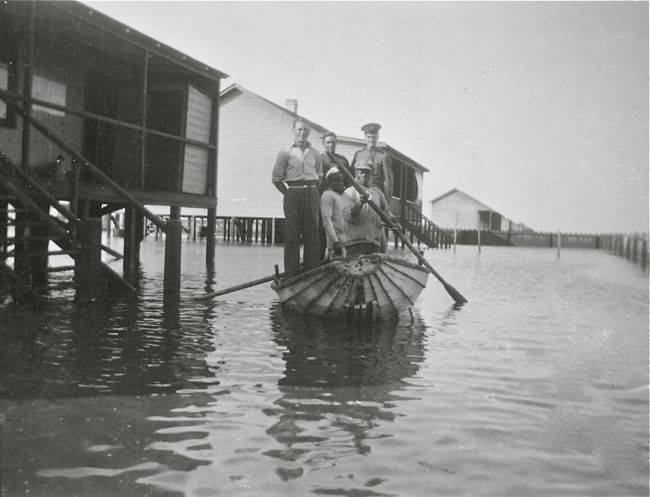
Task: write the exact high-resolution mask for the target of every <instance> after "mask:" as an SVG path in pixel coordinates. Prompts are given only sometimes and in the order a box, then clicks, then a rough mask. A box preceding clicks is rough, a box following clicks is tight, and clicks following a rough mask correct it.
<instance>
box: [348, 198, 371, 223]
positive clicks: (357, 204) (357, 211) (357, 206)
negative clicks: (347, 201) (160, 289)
mask: <svg viewBox="0 0 650 497" xmlns="http://www.w3.org/2000/svg"><path fill="white" fill-rule="evenodd" d="M354 193H355V194H356V195H354V197H351V198H352V200H353V201H354V205H353V206H352V208H351V209H350V216H351V218H352V220H351V222H352V223H357V222H358V221H359V216H360V215H361V209H363V206H364V205H365V204H366V203H367V202H368V199H369V198H370V195H368V194H364V195H361V194H360V193H359V192H357V191H356V190H355V191H354Z"/></svg>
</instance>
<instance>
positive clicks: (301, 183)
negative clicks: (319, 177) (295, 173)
mask: <svg viewBox="0 0 650 497" xmlns="http://www.w3.org/2000/svg"><path fill="white" fill-rule="evenodd" d="M286 183H287V186H288V187H289V188H310V187H315V186H316V183H317V182H316V181H309V180H296V181H287V182H286Z"/></svg>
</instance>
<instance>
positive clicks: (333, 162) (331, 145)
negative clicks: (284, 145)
mask: <svg viewBox="0 0 650 497" xmlns="http://www.w3.org/2000/svg"><path fill="white" fill-rule="evenodd" d="M320 138H321V141H322V143H323V149H324V150H325V152H323V153H322V154H320V158H321V161H322V164H323V178H326V177H327V172H328V171H330V170H331V169H332V168H334V169H336V170H338V168H337V167H336V166H337V165H341V166H343V167H345V168H346V169H347V170H348V172H349V173H350V175H352V176H354V169H352V167H350V163H349V162H348V160H347V159H346V158H345V157H344V156H342V155H340V154H337V153H336V143H337V137H336V134H335V133H333V132H332V131H328V132H326V133H324V134H322V135H321V137H320ZM343 180H344V188H343V189H345V188H347V187H348V186H350V185H349V183H348V181H347V180H346V179H345V178H343ZM326 187H327V184H326V181H323V182H322V183H321V186H320V188H319V191H320V193H321V195H322V194H323V192H324V191H325V188H326ZM322 214H323V213H322V209H321V220H320V222H319V223H318V237H319V238H320V258H321V260H323V259H325V252H326V250H327V249H328V248H331V247H329V242H328V239H327V236H326V233H325V227H324V224H323V218H322Z"/></svg>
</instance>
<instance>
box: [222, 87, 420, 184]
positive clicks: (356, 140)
mask: <svg viewBox="0 0 650 497" xmlns="http://www.w3.org/2000/svg"><path fill="white" fill-rule="evenodd" d="M234 90H238V91H240V92H241V93H248V94H249V95H253V96H255V97H257V98H259V99H261V100H264V101H265V102H267V103H269V104H271V105H272V106H274V107H276V108H278V109H280V110H281V111H283V112H285V113H286V114H288V115H290V116H291V117H293V118H296V117H302V118H305V119H307V121H309V122H310V123H311V126H312V128H316V129H317V131H318V132H319V133H320V134H322V133H325V132H327V131H331V130H330V129H328V128H326V127H325V126H321V125H320V124H318V123H315V122H314V121H312V120H311V119H309V118H308V117H307V116H303V115H301V114H297V113H295V112H291V111H290V110H289V109H287V108H286V107H283V106H282V105H279V104H276V103H275V102H272V101H271V100H269V99H267V98H264V97H262V96H261V95H258V94H257V93H255V92H252V91H250V90H247V89H246V88H244V87H243V86H241V85H240V84H237V83H233V84H231V85H230V86H228V87H227V88H225V89H224V90H222V92H221V97H222V98H223V97H224V96H226V95H228V94H230V93H232V92H233V91H234ZM338 139H339V141H345V142H348V143H358V144H359V148H363V147H364V146H365V144H366V142H365V141H364V140H361V139H359V138H351V137H349V136H339V137H338ZM377 146H378V147H380V148H384V149H386V150H388V151H389V152H390V153H391V154H392V155H394V156H395V157H397V158H398V159H400V160H401V161H404V162H407V163H408V164H409V165H410V166H411V167H413V168H414V169H417V170H419V171H422V172H425V173H428V172H429V170H428V169H427V168H426V167H424V166H423V165H422V164H420V163H419V162H416V161H414V160H413V159H411V158H410V157H409V156H407V155H404V154H403V153H402V152H400V151H398V150H396V149H394V148H393V147H391V146H390V145H388V144H387V143H385V142H381V141H380V142H377Z"/></svg>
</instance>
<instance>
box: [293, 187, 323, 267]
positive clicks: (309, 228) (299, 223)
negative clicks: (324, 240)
mask: <svg viewBox="0 0 650 497" xmlns="http://www.w3.org/2000/svg"><path fill="white" fill-rule="evenodd" d="M319 208H320V197H319V195H318V189H317V188H316V187H315V186H311V187H308V188H289V189H288V190H287V192H286V193H285V194H284V271H285V273H286V274H287V276H294V275H296V274H298V266H299V264H300V241H301V238H302V243H303V245H304V261H303V264H304V268H305V270H307V269H311V268H314V267H316V266H317V265H318V260H319V252H320V247H319V245H320V243H319V239H318V212H319Z"/></svg>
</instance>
